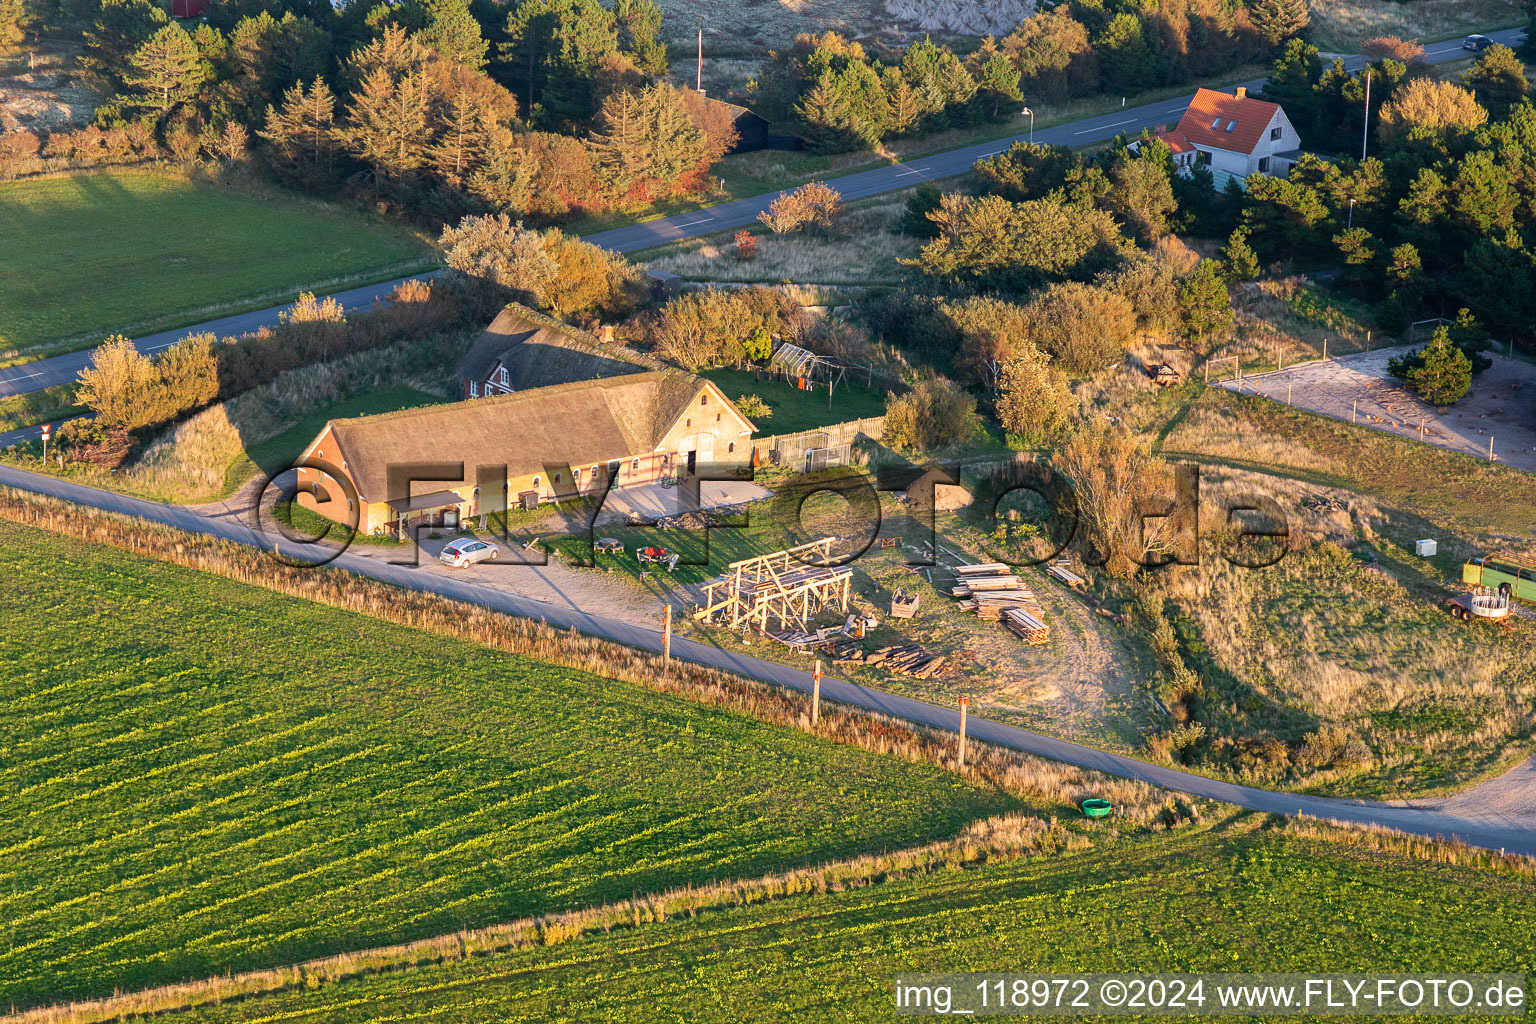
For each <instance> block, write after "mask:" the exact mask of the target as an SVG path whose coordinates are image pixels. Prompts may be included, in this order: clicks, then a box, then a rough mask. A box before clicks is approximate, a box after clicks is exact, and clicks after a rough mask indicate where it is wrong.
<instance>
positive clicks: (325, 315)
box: [277, 292, 347, 324]
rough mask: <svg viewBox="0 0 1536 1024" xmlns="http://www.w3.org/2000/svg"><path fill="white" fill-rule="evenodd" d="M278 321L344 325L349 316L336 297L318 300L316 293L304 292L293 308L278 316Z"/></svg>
mask: <svg viewBox="0 0 1536 1024" xmlns="http://www.w3.org/2000/svg"><path fill="white" fill-rule="evenodd" d="M277 319H278V320H279V321H281V322H282V323H285V324H322V323H323V324H342V323H346V322H347V315H346V313H345V312H344V311H343V310H342V308H341V303H339V302H337V301H336V297H335V296H334V295H327V296H326V297H325V298H324V299H320V300H316V299H315V293H314V292H302V293H300V295H299V301H298V302H295V303H294V304H293V308H292V309H287V310H284V311H283V312H281V313H279V314H277Z"/></svg>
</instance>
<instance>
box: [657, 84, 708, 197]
mask: <svg viewBox="0 0 1536 1024" xmlns="http://www.w3.org/2000/svg"><path fill="white" fill-rule="evenodd" d="M641 100H642V109H643V111H644V115H645V120H646V131H647V133H648V134H649V135H650V138H651V163H650V167H649V168H648V169H647V173H649V175H650V176H651V177H652V178H653V179H655V180H656V181H658V182H661V183H662V184H664V185H666V186H667V187H669V188H670V187H671V186H673V185H675V184H676V183H677V181H678V179H680V178H681V177H682V176H683V175H685V174H687V173H688V172H689V171H692V170H694V169H695V168H697V167H699V166H700V165H701V164H702V163H703V161H704V156H705V150H706V145H705V141H704V133H703V132H702V131H700V130H699V127H698V125H696V124H694V123H693V119H692V118H690V117H689V116H688V111H687V110H686V109H685V108H684V106H683V102H682V99H681V98H680V97H679V96H678V90H677V89H675V88H673V87H672V86H670V85H668V84H667V83H665V82H656V83H654V84H652V85H651V86H650V87H648V88H647V89H646V90H645V92H643V93H642V94H641Z"/></svg>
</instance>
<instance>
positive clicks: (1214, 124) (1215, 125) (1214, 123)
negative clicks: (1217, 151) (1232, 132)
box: [1211, 117, 1221, 131]
mask: <svg viewBox="0 0 1536 1024" xmlns="http://www.w3.org/2000/svg"><path fill="white" fill-rule="evenodd" d="M1220 127H1221V118H1219V117H1218V118H1217V119H1216V120H1214V121H1212V122H1211V130H1212V131H1215V130H1216V129H1217V128H1220Z"/></svg>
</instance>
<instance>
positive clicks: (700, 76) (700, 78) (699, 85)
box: [693, 25, 704, 92]
mask: <svg viewBox="0 0 1536 1024" xmlns="http://www.w3.org/2000/svg"><path fill="white" fill-rule="evenodd" d="M693 87H694V88H695V89H697V90H698V91H699V92H703V91H704V26H703V25H700V26H699V69H698V71H697V72H696V73H695V74H694V77H693Z"/></svg>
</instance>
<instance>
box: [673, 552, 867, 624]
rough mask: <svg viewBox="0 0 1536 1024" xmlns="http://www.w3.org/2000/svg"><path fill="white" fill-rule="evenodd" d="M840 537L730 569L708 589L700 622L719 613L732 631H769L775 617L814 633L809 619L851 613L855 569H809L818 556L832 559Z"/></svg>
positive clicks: (699, 613)
mask: <svg viewBox="0 0 1536 1024" xmlns="http://www.w3.org/2000/svg"><path fill="white" fill-rule="evenodd" d="M835 541H836V538H835V537H823V538H821V539H820V540H814V541H811V542H810V543H809V544H800V545H798V546H796V547H792V548H788V549H786V550H784V551H774V552H771V553H769V554H766V555H758V556H757V557H755V558H744V559H742V560H741V561H739V562H732V563H731V564H730V565H729V566H727V570H728V571H727V572H726V574H725V575H724V576H718V577H716V578H715V579H712V580H710V581H709V582H708V583H706V584H704V606H703V607H702V608H700V609H699V610H698V611H696V612H694V613H693V617H694V618H695V619H708V618H712V617H713V616H714V615H716V614H717V613H719V612H724V613H725V620H726V622H727V623H728V624H729V625H730V627H731V628H732V629H737V628H739V627H741V626H743V625H756V626H757V627H758V628H759V629H761V630H763V631H764V632H767V630H768V620H769V618H777V619H778V620H779V626H780V628H783V627H785V626H787V625H789V624H791V623H793V624H794V625H795V626H797V627H799V628H800V629H809V628H810V627H809V625H808V620H809V619H810V617H811V616H812V615H814V614H816V613H817V612H819V611H821V610H822V609H823V608H825V607H827V606H828V605H833V604H835V605H836V606H837V608H838V610H839V611H842V612H843V613H845V614H846V613H847V611H848V598H849V597H850V594H851V591H852V589H853V570H852V569H851V568H849V567H848V566H846V565H813V564H808V563H809V562H811V561H812V560H814V559H815V558H817V557H818V556H819V557H820V558H821V559H823V560H826V561H830V560H831V558H832V545H833V543H835Z"/></svg>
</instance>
